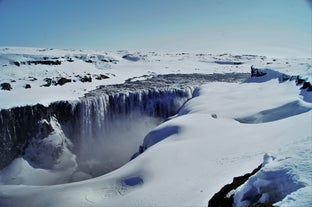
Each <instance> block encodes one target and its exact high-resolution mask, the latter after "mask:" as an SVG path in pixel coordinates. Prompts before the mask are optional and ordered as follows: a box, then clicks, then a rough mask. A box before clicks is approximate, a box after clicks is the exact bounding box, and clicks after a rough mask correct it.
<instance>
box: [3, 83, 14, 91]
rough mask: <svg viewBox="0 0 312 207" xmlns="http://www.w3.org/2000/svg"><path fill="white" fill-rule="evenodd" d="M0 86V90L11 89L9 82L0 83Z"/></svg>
mask: <svg viewBox="0 0 312 207" xmlns="http://www.w3.org/2000/svg"><path fill="white" fill-rule="evenodd" d="M0 86H1V90H7V91H10V90H12V86H11V84H9V83H1V84H0Z"/></svg>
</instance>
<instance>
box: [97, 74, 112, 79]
mask: <svg viewBox="0 0 312 207" xmlns="http://www.w3.org/2000/svg"><path fill="white" fill-rule="evenodd" d="M94 78H95V79H96V80H102V79H107V78H109V77H108V76H107V75H103V74H99V75H94Z"/></svg>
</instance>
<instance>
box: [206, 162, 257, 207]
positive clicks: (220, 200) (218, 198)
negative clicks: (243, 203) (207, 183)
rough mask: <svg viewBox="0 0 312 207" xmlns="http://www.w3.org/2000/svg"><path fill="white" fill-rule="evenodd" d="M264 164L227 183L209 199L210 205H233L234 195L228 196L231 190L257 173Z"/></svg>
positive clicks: (229, 206) (215, 206) (219, 206)
mask: <svg viewBox="0 0 312 207" xmlns="http://www.w3.org/2000/svg"><path fill="white" fill-rule="evenodd" d="M261 167H262V165H259V166H258V167H257V168H256V169H254V170H253V171H252V172H251V173H247V174H245V175H243V176H239V177H234V178H233V182H232V183H231V184H227V185H225V186H224V187H223V188H221V190H220V191H219V192H217V193H216V194H214V196H213V197H212V198H211V199H210V200H209V202H208V207H232V205H233V200H234V198H233V197H234V195H232V196H230V197H229V198H228V197H227V196H226V195H227V194H228V193H229V192H230V191H231V190H234V189H236V188H238V187H239V186H241V185H242V184H244V183H245V182H246V181H247V180H248V178H249V177H250V176H252V175H254V174H256V173H257V172H258V171H259V170H260V169H261Z"/></svg>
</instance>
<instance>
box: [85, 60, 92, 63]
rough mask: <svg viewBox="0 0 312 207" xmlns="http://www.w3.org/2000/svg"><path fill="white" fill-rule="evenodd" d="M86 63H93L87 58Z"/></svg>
mask: <svg viewBox="0 0 312 207" xmlns="http://www.w3.org/2000/svg"><path fill="white" fill-rule="evenodd" d="M85 62H86V63H93V61H92V60H85Z"/></svg>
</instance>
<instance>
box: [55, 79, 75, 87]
mask: <svg viewBox="0 0 312 207" xmlns="http://www.w3.org/2000/svg"><path fill="white" fill-rule="evenodd" d="M70 82H72V80H71V79H68V78H64V77H61V78H60V79H58V80H57V82H56V84H55V85H61V86H62V85H64V84H65V83H70Z"/></svg>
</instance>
